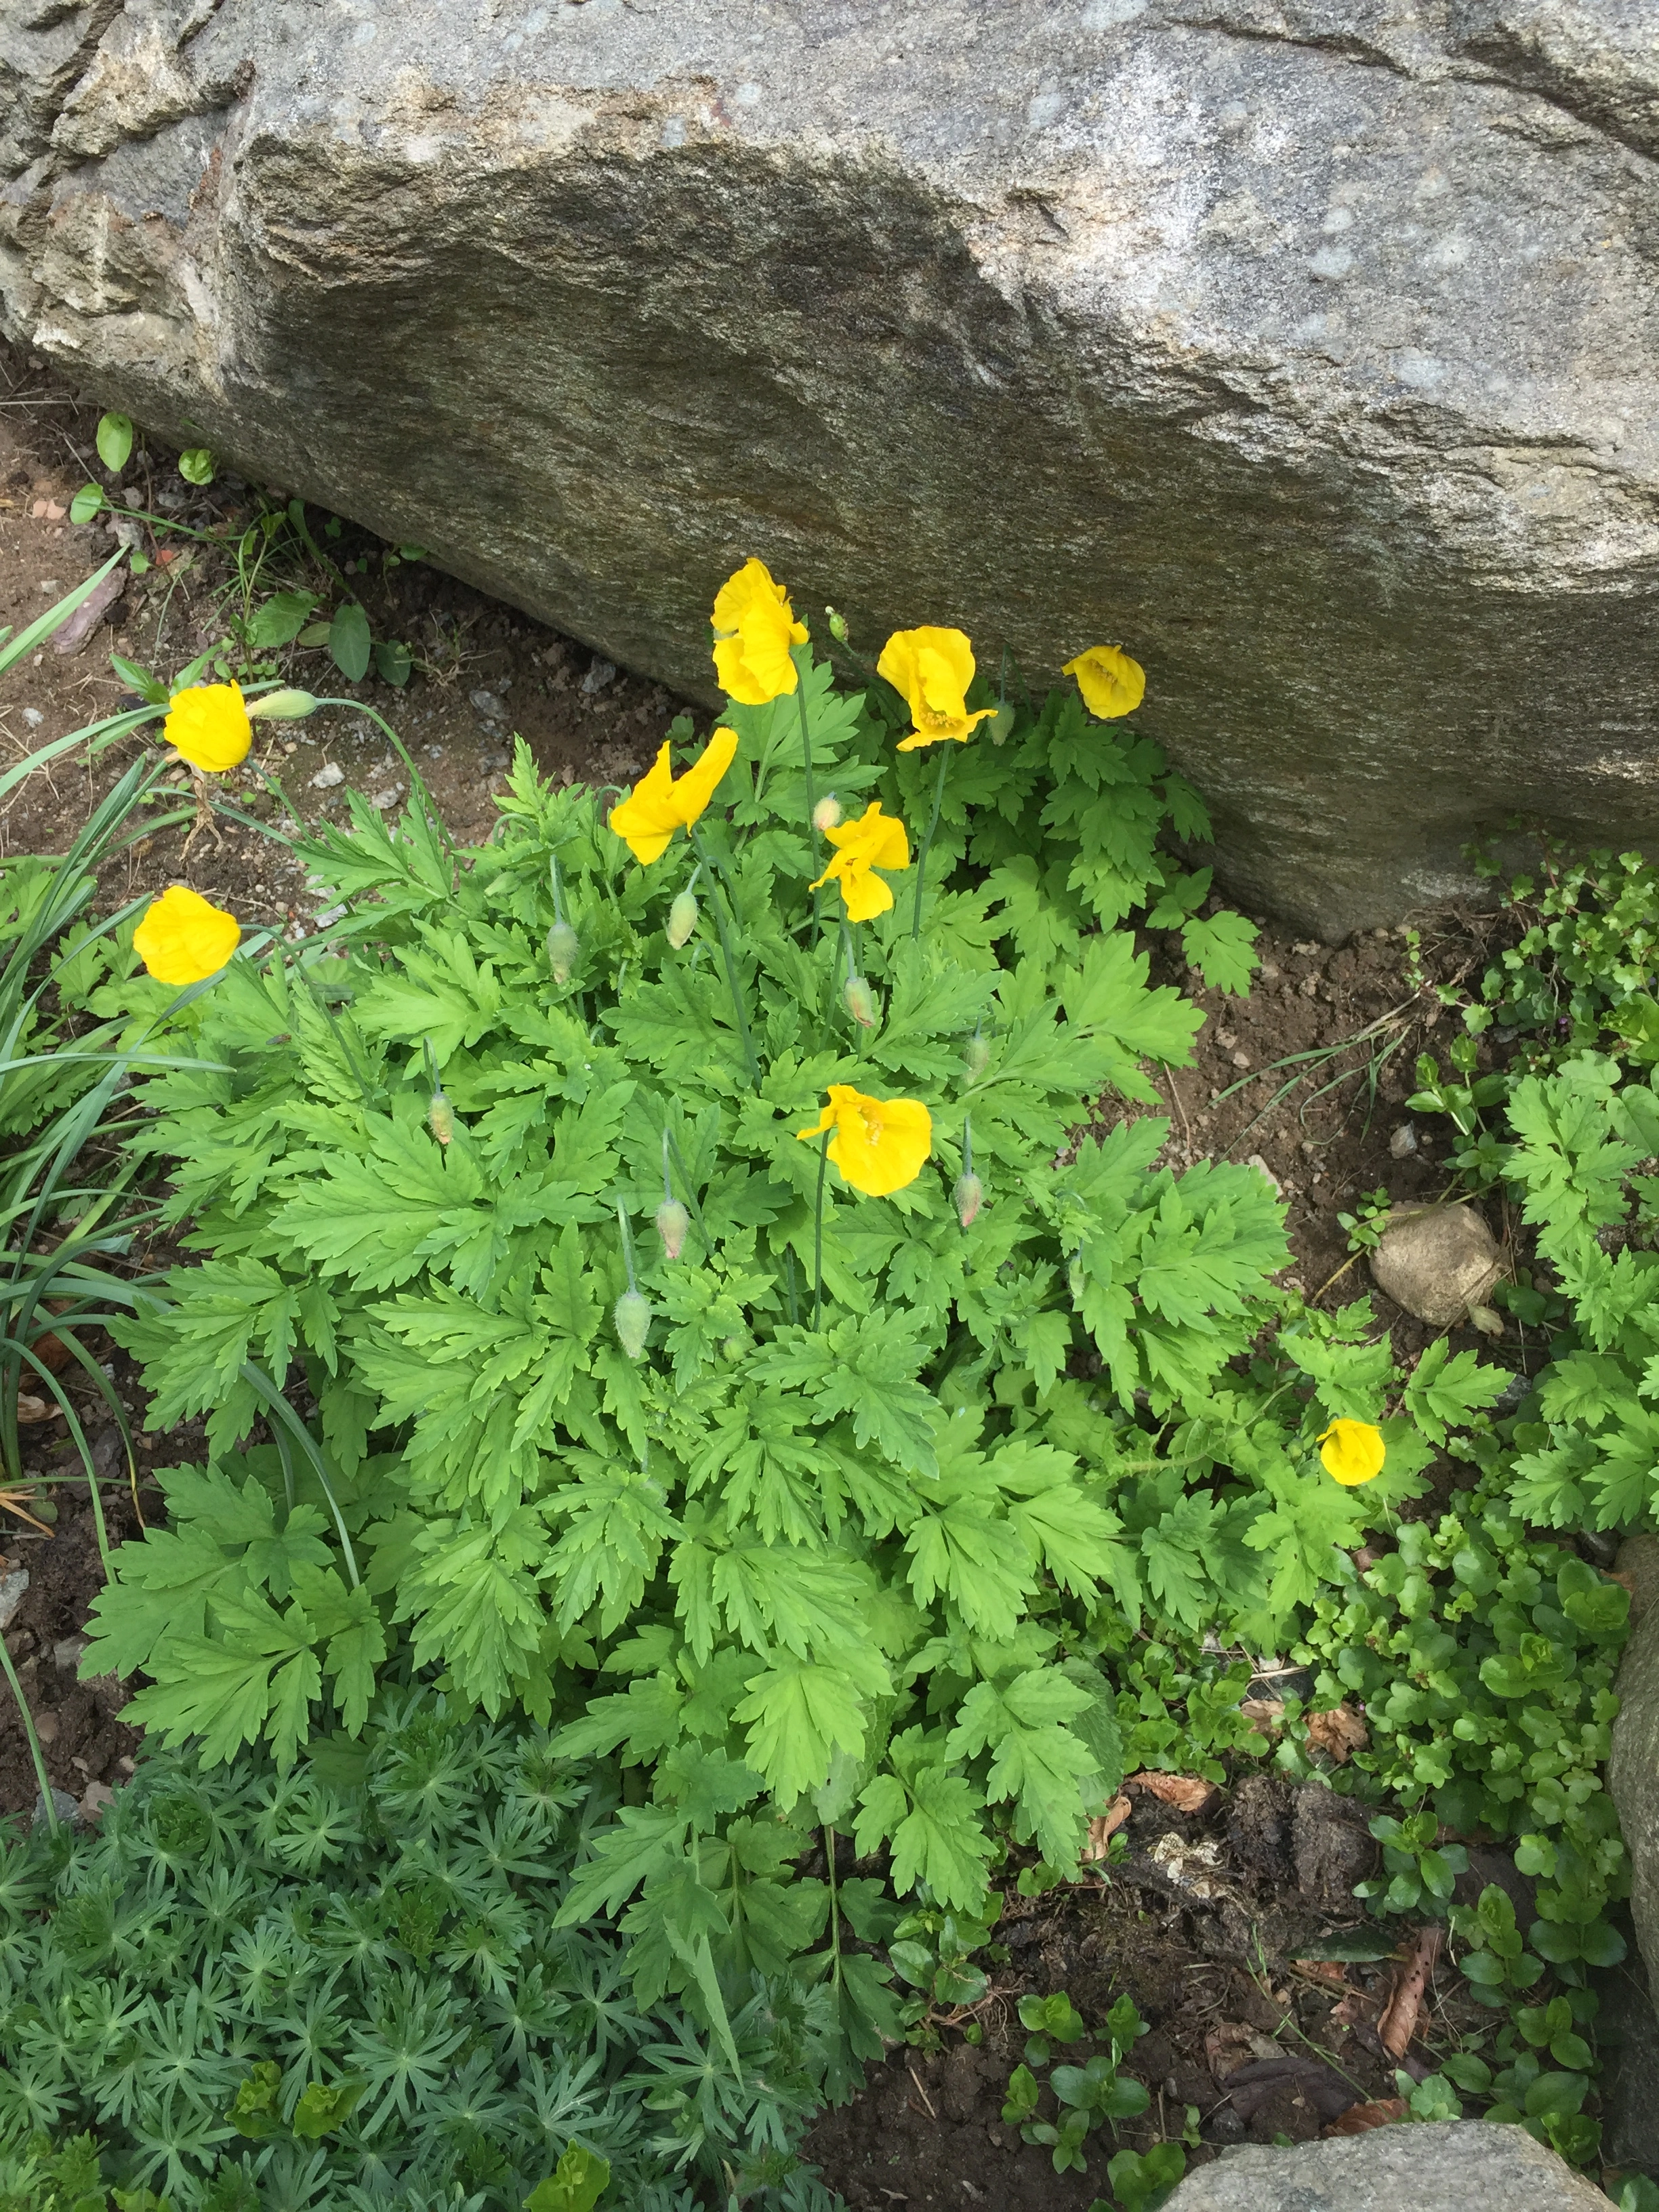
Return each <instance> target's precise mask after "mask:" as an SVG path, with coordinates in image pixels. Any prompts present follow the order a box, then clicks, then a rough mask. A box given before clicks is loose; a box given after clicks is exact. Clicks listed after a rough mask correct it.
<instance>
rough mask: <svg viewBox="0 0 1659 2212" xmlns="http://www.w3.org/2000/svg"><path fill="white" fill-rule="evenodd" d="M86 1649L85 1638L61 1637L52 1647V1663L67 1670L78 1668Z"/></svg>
mask: <svg viewBox="0 0 1659 2212" xmlns="http://www.w3.org/2000/svg"><path fill="white" fill-rule="evenodd" d="M86 1649H87V1639H86V1638H85V1637H84V1636H60V1637H59V1638H58V1641H57V1643H56V1644H53V1645H52V1665H53V1666H54V1667H63V1668H73V1667H78V1666H79V1665H80V1663H81V1661H82V1657H83V1656H85V1653H86Z"/></svg>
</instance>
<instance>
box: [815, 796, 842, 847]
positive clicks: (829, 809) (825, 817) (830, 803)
mask: <svg viewBox="0 0 1659 2212" xmlns="http://www.w3.org/2000/svg"><path fill="white" fill-rule="evenodd" d="M840 826H841V801H840V799H837V798H836V794H835V793H834V792H833V791H826V792H825V793H824V794H823V798H822V799H819V801H818V803H817V805H816V806H815V807H814V808H813V809H812V827H813V828H814V829H816V830H817V833H818V835H819V836H820V837H825V836H828V835H829V832H830V830H832V829H839V828H840Z"/></svg>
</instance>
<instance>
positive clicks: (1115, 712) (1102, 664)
mask: <svg viewBox="0 0 1659 2212" xmlns="http://www.w3.org/2000/svg"><path fill="white" fill-rule="evenodd" d="M1064 673H1065V674H1066V675H1067V676H1075V677H1076V678H1077V688H1078V690H1079V691H1080V692H1081V693H1082V694H1083V703H1084V705H1085V707H1086V708H1088V709H1089V712H1090V713H1091V714H1094V715H1096V716H1097V717H1098V719H1099V720H1101V721H1103V722H1115V721H1116V720H1118V719H1119V717H1120V716H1121V715H1124V714H1133V712H1134V710H1135V708H1137V707H1138V706H1139V704H1140V702H1141V701H1142V700H1143V699H1144V698H1145V697H1146V670H1145V669H1144V668H1143V667H1142V666H1141V665H1140V663H1139V661H1138V660H1131V659H1130V658H1129V656H1128V654H1127V653H1125V652H1123V651H1121V648H1120V647H1117V646H1115V645H1091V647H1089V650H1088V651H1087V653H1079V655H1078V657H1077V659H1075V660H1068V661H1067V662H1066V667H1065V670H1064Z"/></svg>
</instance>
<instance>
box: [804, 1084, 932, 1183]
mask: <svg viewBox="0 0 1659 2212" xmlns="http://www.w3.org/2000/svg"><path fill="white" fill-rule="evenodd" d="M826 1096H827V1097H828V1099H829V1104H828V1105H827V1106H826V1107H825V1108H824V1109H823V1113H822V1114H820V1115H819V1116H818V1118H817V1121H815V1122H814V1123H813V1125H812V1127H811V1128H810V1129H800V1130H798V1131H797V1132H796V1134H797V1135H798V1136H799V1139H800V1140H801V1142H802V1143H803V1144H804V1143H805V1141H806V1139H808V1138H809V1137H821V1136H822V1135H823V1133H824V1131H825V1130H826V1129H833V1130H834V1131H835V1135H834V1136H833V1137H831V1138H830V1139H829V1157H830V1158H831V1159H832V1160H833V1161H834V1162H835V1164H836V1166H837V1167H838V1168H839V1169H840V1170H841V1171H842V1175H843V1176H845V1177H846V1178H847V1180H848V1182H850V1183H851V1184H852V1186H853V1188H854V1190H861V1191H862V1192H863V1193H864V1194H865V1196H866V1198H885V1197H886V1195H887V1194H888V1192H889V1191H892V1190H902V1189H903V1188H904V1187H905V1185H906V1184H907V1183H911V1182H915V1179H916V1177H917V1176H919V1175H920V1174H921V1170H922V1165H923V1163H924V1162H925V1161H926V1159H927V1155H928V1153H929V1152H930V1151H931V1150H932V1149H933V1115H931V1114H929V1112H928V1111H927V1108H926V1107H925V1106H924V1105H923V1104H922V1103H921V1099H919V1098H866V1096H865V1094H864V1093H863V1091H854V1088H853V1086H852V1085H851V1084H850V1083H832V1084H831V1085H829V1091H828V1092H827V1093H826Z"/></svg>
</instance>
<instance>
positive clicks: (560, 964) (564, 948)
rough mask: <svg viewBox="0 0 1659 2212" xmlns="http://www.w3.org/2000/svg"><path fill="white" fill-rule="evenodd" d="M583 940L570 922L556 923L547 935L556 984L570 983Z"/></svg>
mask: <svg viewBox="0 0 1659 2212" xmlns="http://www.w3.org/2000/svg"><path fill="white" fill-rule="evenodd" d="M581 949H582V948H581V940H580V938H579V937H578V936H577V934H576V933H575V931H574V929H572V927H570V924H569V923H568V921H556V922H555V923H554V925H553V927H552V928H551V929H550V930H549V931H548V933H547V958H548V964H549V965H550V968H551V969H552V970H553V981H555V982H556V983H568V981H570V971H571V969H573V968H574V966H575V964H576V956H577V954H578V953H579V952H580V951H581Z"/></svg>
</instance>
